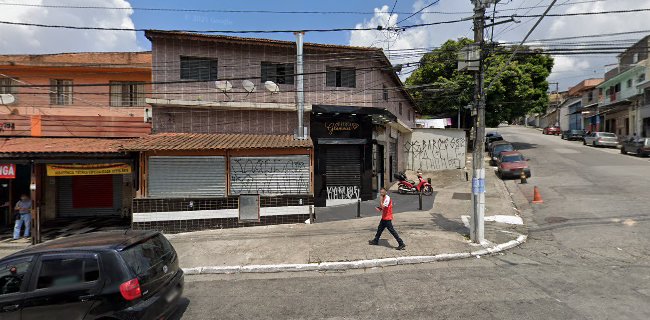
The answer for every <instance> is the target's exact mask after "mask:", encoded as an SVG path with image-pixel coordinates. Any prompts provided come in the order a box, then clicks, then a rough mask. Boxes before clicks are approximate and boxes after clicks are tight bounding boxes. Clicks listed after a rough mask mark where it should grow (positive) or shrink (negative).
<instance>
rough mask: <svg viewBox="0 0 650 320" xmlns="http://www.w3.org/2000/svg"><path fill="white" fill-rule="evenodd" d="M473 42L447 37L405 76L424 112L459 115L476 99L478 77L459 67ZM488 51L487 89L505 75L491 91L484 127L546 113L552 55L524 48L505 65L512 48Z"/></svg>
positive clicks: (492, 48)
mask: <svg viewBox="0 0 650 320" xmlns="http://www.w3.org/2000/svg"><path fill="white" fill-rule="evenodd" d="M471 43H473V41H472V40H470V39H467V38H460V39H458V40H447V42H445V43H444V44H443V45H442V46H441V47H440V48H438V49H435V50H433V51H431V52H430V53H427V54H425V55H424V57H422V59H421V60H420V67H419V68H418V69H417V70H415V72H413V74H412V75H411V76H410V77H409V78H408V79H406V85H407V86H409V87H411V88H410V89H409V90H410V92H411V94H413V96H414V97H415V98H416V100H417V101H418V103H419V104H420V108H421V110H422V111H423V113H424V114H425V115H426V114H429V115H441V114H447V115H451V114H455V113H456V112H458V110H459V109H461V108H463V107H464V106H466V105H468V104H471V103H472V101H473V95H474V76H473V74H472V73H471V72H465V71H458V70H457V62H458V52H459V51H460V49H461V48H463V47H464V46H466V45H469V44H471ZM487 50H488V52H489V53H488V55H487V57H486V59H485V88H486V89H487V87H488V85H489V84H490V83H491V82H492V80H493V79H494V78H495V77H496V75H497V74H498V73H499V72H500V71H502V70H503V74H502V75H501V77H500V78H499V79H498V80H497V81H496V82H495V83H494V84H493V85H492V87H490V89H489V90H487V97H486V109H485V114H486V125H487V126H496V125H498V124H499V123H501V122H502V121H509V120H513V119H515V118H518V117H522V116H524V115H526V114H527V113H529V112H544V111H546V106H547V105H548V95H547V94H546V92H547V91H548V82H547V81H546V78H547V77H548V76H549V74H550V73H551V69H552V68H553V58H552V57H551V56H550V55H548V54H544V53H543V52H541V51H539V50H530V49H528V48H521V49H520V52H521V53H518V54H517V55H515V57H514V59H513V60H512V62H511V63H510V65H509V66H508V67H506V68H505V69H504V67H505V65H506V61H507V60H508V58H509V57H510V55H511V53H512V50H514V48H513V47H505V46H502V45H498V44H493V45H491V46H489V47H488V48H487Z"/></svg>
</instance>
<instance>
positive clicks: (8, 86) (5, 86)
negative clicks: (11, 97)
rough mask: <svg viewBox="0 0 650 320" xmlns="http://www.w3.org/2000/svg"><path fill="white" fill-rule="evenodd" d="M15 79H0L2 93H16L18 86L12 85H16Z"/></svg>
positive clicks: (0, 92)
mask: <svg viewBox="0 0 650 320" xmlns="http://www.w3.org/2000/svg"><path fill="white" fill-rule="evenodd" d="M15 84H16V83H15V81H14V80H13V79H9V78H2V79H0V94H3V93H12V94H14V93H16V89H17V88H16V87H12V85H15Z"/></svg>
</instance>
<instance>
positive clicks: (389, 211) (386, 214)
mask: <svg viewBox="0 0 650 320" xmlns="http://www.w3.org/2000/svg"><path fill="white" fill-rule="evenodd" d="M380 194H381V197H379V207H377V210H378V211H381V221H379V226H378V227H377V234H376V235H375V238H374V239H372V240H370V241H369V242H368V243H370V244H371V245H374V246H376V245H378V244H379V237H381V234H382V232H384V229H388V231H389V232H390V234H392V235H393V237H395V240H397V250H404V248H405V247H406V244H404V241H403V240H402V238H400V237H399V234H397V231H395V228H394V227H393V199H391V198H390V196H389V195H387V194H386V189H385V188H381V191H380Z"/></svg>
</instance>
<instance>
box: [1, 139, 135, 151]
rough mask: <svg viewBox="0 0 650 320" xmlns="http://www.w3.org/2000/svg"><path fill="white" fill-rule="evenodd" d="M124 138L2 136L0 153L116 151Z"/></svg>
mask: <svg viewBox="0 0 650 320" xmlns="http://www.w3.org/2000/svg"><path fill="white" fill-rule="evenodd" d="M125 141H126V140H125V139H98V138H33V137H30V138H3V139H0V154H32V153H118V152H120V146H121V145H122V144H123V143H124V142H125Z"/></svg>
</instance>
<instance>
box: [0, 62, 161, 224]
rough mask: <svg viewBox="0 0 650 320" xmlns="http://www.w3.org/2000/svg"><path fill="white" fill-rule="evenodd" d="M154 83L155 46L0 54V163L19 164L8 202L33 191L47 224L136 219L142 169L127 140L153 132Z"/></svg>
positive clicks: (1, 183)
mask: <svg viewBox="0 0 650 320" xmlns="http://www.w3.org/2000/svg"><path fill="white" fill-rule="evenodd" d="M150 82H151V53H149V52H123V53H65V54H49V55H6V56H0V94H1V95H0V96H1V97H3V100H2V101H0V103H1V104H2V108H0V123H1V125H0V146H2V147H0V163H2V164H8V165H12V166H13V167H15V169H16V174H15V176H14V177H13V178H6V179H1V180H0V187H1V188H2V189H1V190H0V197H2V199H0V201H2V202H3V203H4V202H9V203H14V202H15V201H16V200H17V199H18V198H19V197H20V194H31V196H32V200H33V201H34V206H33V207H34V208H35V209H34V217H35V220H36V221H37V222H38V223H39V225H40V224H41V223H48V221H53V220H57V219H72V220H78V219H81V218H83V217H93V218H97V217H99V221H100V222H101V221H104V220H103V219H106V220H105V221H109V220H111V219H112V218H115V220H125V221H126V220H129V219H130V216H131V205H132V199H133V197H134V192H135V189H136V188H137V185H136V184H137V179H136V178H137V171H136V170H135V167H134V164H135V162H134V158H133V157H132V156H131V155H129V154H127V153H125V152H123V151H120V145H121V144H122V143H123V141H124V139H126V138H134V137H140V136H144V135H147V134H149V133H150V131H151V124H150V123H148V122H146V119H145V117H144V114H145V107H146V104H145V98H146V94H147V92H148V91H150V87H149V83H150ZM10 216H11V215H4V216H3V219H4V218H5V217H6V218H7V219H6V220H5V221H2V222H3V223H4V224H6V225H11V224H13V221H11V219H10V218H9V217H10ZM111 221H112V220H111ZM126 225H128V223H127V224H126Z"/></svg>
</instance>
